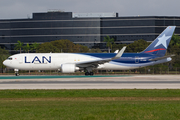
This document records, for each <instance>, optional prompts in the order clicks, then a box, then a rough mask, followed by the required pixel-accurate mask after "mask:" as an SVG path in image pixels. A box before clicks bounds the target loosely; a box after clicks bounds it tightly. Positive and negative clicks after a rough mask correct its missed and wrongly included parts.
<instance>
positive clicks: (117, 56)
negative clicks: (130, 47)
mask: <svg viewBox="0 0 180 120" xmlns="http://www.w3.org/2000/svg"><path fill="white" fill-rule="evenodd" d="M125 49H126V46H124V47H123V48H122V49H121V50H120V52H119V53H117V54H116V56H115V57H113V58H112V59H111V60H115V59H119V58H120V57H121V56H122V54H123V53H124V51H125Z"/></svg>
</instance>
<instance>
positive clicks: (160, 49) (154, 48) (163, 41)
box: [141, 26, 176, 57]
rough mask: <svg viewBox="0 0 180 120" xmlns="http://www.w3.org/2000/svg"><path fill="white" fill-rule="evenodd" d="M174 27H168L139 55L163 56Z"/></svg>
mask: <svg viewBox="0 0 180 120" xmlns="http://www.w3.org/2000/svg"><path fill="white" fill-rule="evenodd" d="M175 28H176V26H168V27H167V28H166V29H165V30H164V31H163V32H162V33H161V34H160V35H159V36H158V37H157V38H156V39H155V40H154V41H153V42H152V43H151V44H150V45H149V46H148V47H147V48H146V49H145V50H144V51H142V52H141V53H149V54H154V55H157V56H159V57H162V56H164V55H165V53H166V50H167V48H168V45H169V43H170V41H171V37H172V35H173V33H174V30H175Z"/></svg>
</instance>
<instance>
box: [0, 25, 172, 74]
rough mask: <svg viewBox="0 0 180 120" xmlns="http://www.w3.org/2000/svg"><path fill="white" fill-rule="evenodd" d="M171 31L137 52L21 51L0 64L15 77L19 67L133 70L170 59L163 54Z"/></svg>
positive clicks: (70, 70)
mask: <svg viewBox="0 0 180 120" xmlns="http://www.w3.org/2000/svg"><path fill="white" fill-rule="evenodd" d="M174 30H175V26H168V27H167V28H166V29H165V30H164V31H163V32H162V33H161V34H160V35H159V36H158V37H157V38H156V39H155V40H154V41H153V42H152V43H151V44H150V45H149V46H148V47H147V48H146V49H145V50H144V51H142V52H140V53H124V51H125V49H126V47H123V48H122V49H121V50H120V52H118V53H117V51H116V52H115V53H23V54H15V55H12V56H10V57H9V58H8V59H6V60H5V61H4V62H3V64H4V65H5V66H8V67H10V68H13V69H14V71H15V74H16V76H17V75H19V74H18V71H19V70H60V71H61V72H62V73H74V72H76V71H81V70H84V71H86V72H85V75H93V74H94V73H93V72H92V71H93V69H101V70H128V69H135V68H140V67H145V66H149V65H155V64H160V63H164V62H169V61H171V60H172V59H171V56H164V55H165V53H166V50H167V47H168V45H169V42H170V40H171V37H172V35H173V33H174Z"/></svg>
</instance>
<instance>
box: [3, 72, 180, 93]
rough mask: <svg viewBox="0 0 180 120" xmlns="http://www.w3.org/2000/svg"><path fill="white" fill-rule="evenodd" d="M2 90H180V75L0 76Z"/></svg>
mask: <svg viewBox="0 0 180 120" xmlns="http://www.w3.org/2000/svg"><path fill="white" fill-rule="evenodd" d="M0 89H1V90H2V89H180V75H132V76H127V75H96V76H18V77H16V76H0Z"/></svg>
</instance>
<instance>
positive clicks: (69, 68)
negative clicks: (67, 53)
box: [61, 64, 79, 73]
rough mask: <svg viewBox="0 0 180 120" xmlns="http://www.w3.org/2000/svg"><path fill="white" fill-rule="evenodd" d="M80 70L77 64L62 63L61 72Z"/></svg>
mask: <svg viewBox="0 0 180 120" xmlns="http://www.w3.org/2000/svg"><path fill="white" fill-rule="evenodd" d="M77 70H79V68H78V67H76V65H75V64H62V65H61V72H62V73H74V72H75V71H77Z"/></svg>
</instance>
